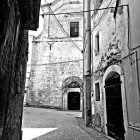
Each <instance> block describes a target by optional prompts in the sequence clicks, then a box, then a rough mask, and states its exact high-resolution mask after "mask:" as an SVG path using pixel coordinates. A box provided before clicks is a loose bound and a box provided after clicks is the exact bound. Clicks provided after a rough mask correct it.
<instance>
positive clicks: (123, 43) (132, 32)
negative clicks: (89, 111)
mask: <svg viewBox="0 0 140 140" xmlns="http://www.w3.org/2000/svg"><path fill="white" fill-rule="evenodd" d="M109 2H110V1H105V2H103V3H102V5H101V7H100V8H103V7H106V6H107V5H108V3H109ZM115 2H116V1H111V4H110V5H109V6H115ZM121 4H122V5H124V4H129V7H127V6H123V8H122V9H118V12H117V15H116V18H115V19H114V17H113V14H114V12H113V9H109V10H104V11H106V12H103V11H102V10H101V11H98V12H97V14H96V15H93V24H92V45H93V46H92V47H93V91H94V101H93V102H94V108H95V114H94V116H95V118H96V114H98V115H99V116H100V117H101V123H100V124H101V125H100V126H98V128H99V129H100V130H103V131H104V132H105V131H106V130H105V125H106V124H104V121H105V118H104V115H103V114H104V112H105V106H104V102H105V98H104V96H103V94H104V86H103V83H102V82H103V81H102V77H103V76H104V73H105V72H106V69H107V68H108V67H110V66H111V65H113V64H117V65H118V66H120V67H121V69H122V75H123V76H124V89H123V94H122V96H123V102H124V104H123V107H124V108H125V109H124V111H125V115H124V116H125V118H124V119H125V120H124V121H125V130H126V133H125V138H126V139H128V140H131V139H135V140H138V139H139V137H140V117H139V116H140V109H139V108H140V83H139V79H140V69H139V67H140V62H139V59H140V49H139V35H140V33H139V31H138V29H139V4H140V2H139V1H138V0H135V2H132V1H127V0H123V1H121ZM102 15H103V16H102ZM98 32H99V35H100V37H99V39H100V44H99V45H100V51H99V52H97V51H96V49H95V36H96V34H97V33H98ZM114 58H115V59H114ZM118 60H121V61H118ZM96 82H100V85H101V92H100V93H101V100H100V101H95V90H94V89H95V88H94V84H95V83H96ZM93 120H94V119H93ZM95 121H96V119H95ZM105 133H106V132H105Z"/></svg>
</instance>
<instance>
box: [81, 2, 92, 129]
mask: <svg viewBox="0 0 140 140" xmlns="http://www.w3.org/2000/svg"><path fill="white" fill-rule="evenodd" d="M90 4H91V1H90V0H83V6H84V11H86V12H84V22H85V23H84V54H83V55H84V60H83V61H84V118H85V126H90V125H91V121H92V116H91V14H90Z"/></svg>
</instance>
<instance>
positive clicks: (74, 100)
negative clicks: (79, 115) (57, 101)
mask: <svg viewBox="0 0 140 140" xmlns="http://www.w3.org/2000/svg"><path fill="white" fill-rule="evenodd" d="M82 84H83V81H82V80H81V79H80V78H79V77H76V76H71V77H68V78H66V79H65V80H64V82H63V84H62V92H63V93H62V107H63V109H64V110H82V107H83V106H82V99H83V98H82V97H83V96H82V95H83V90H82Z"/></svg>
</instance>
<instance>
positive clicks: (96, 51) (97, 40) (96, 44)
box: [95, 33, 100, 54]
mask: <svg viewBox="0 0 140 140" xmlns="http://www.w3.org/2000/svg"><path fill="white" fill-rule="evenodd" d="M99 51H100V37H99V33H97V34H96V36H95V53H96V54H98V53H99Z"/></svg>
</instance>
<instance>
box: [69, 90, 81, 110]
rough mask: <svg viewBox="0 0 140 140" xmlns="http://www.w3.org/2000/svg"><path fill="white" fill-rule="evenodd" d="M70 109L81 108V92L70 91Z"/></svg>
mask: <svg viewBox="0 0 140 140" xmlns="http://www.w3.org/2000/svg"><path fill="white" fill-rule="evenodd" d="M68 110H80V93H79V92H69V93H68Z"/></svg>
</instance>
